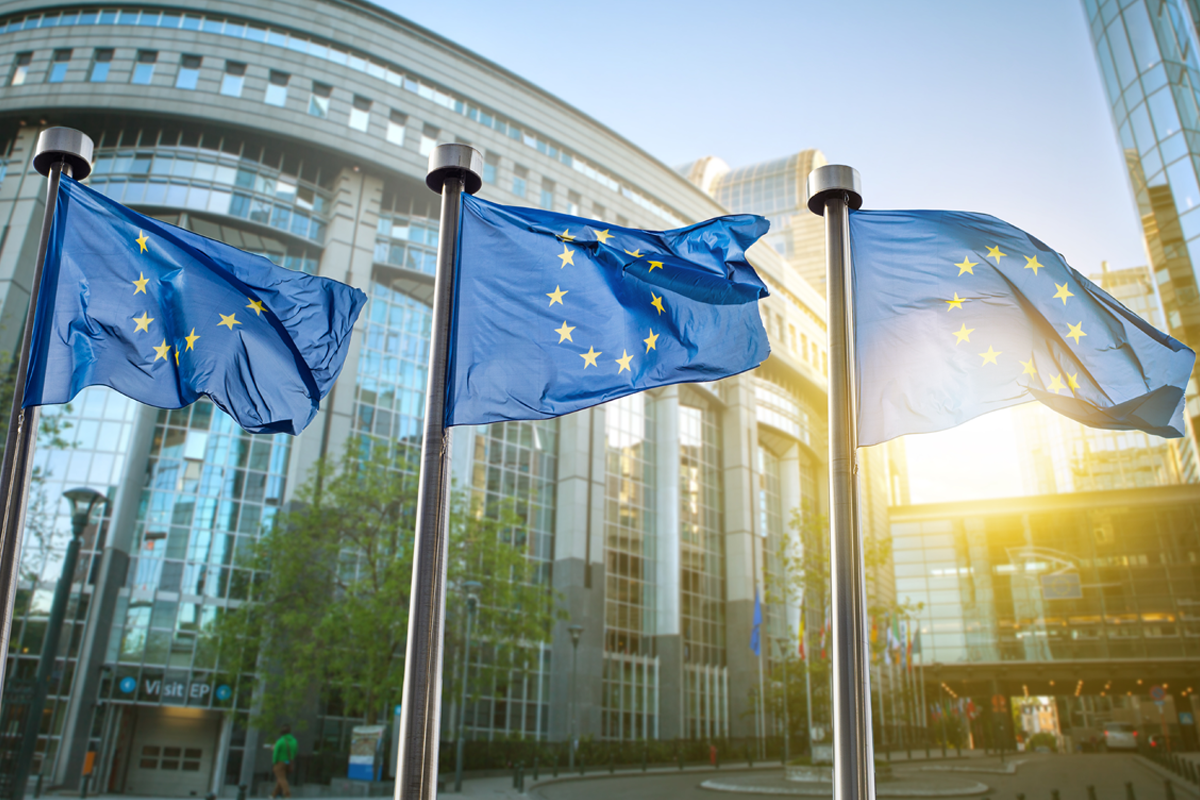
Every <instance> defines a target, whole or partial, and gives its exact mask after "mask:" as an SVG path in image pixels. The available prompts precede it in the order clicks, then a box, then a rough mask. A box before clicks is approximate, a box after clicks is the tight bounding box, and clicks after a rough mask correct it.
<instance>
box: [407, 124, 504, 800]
mask: <svg viewBox="0 0 1200 800" xmlns="http://www.w3.org/2000/svg"><path fill="white" fill-rule="evenodd" d="M482 173H483V156H481V155H480V154H479V151H478V150H475V149H474V148H472V147H470V146H468V145H465V144H440V145H438V146H437V147H436V148H434V151H433V152H432V153H430V154H429V172H428V174H427V175H426V176H425V183H426V185H427V186H429V188H430V189H432V190H433V191H435V192H440V193H441V195H442V218H441V223H440V225H439V227H438V254H437V273H436V275H435V277H434V284H433V324H432V328H431V330H430V342H429V383H428V388H427V391H426V393H425V438H424V441H423V443H422V445H421V479H420V483H419V484H418V488H417V530H416V540H415V542H414V545H413V578H412V594H411V596H410V597H411V600H410V607H409V611H408V651H407V654H406V657H405V662H404V693H403V695H402V696H401V708H400V752H399V754H398V756H397V762H396V763H397V766H398V769H397V770H396V794H395V796H396V800H435V798H436V797H437V774H438V737H439V734H440V727H441V699H442V654H443V653H442V651H443V641H442V634H443V631H444V628H445V612H446V536H447V532H446V531H447V518H448V517H449V515H450V431H449V430H448V429H447V428H446V426H445V411H446V370H447V367H448V365H449V357H450V324H451V316H452V312H453V292H454V272H455V268H456V265H457V261H458V230H459V217H460V212H461V209H462V193H463V192H464V191H466V192H469V193H470V194H474V193H475V192H478V191H479V189H480V188H481V187H482V186H483V178H482V177H481V175H482Z"/></svg>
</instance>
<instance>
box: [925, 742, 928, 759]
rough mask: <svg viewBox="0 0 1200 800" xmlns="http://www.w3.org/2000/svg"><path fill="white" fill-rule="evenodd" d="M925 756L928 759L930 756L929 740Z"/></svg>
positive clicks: (926, 744)
mask: <svg viewBox="0 0 1200 800" xmlns="http://www.w3.org/2000/svg"><path fill="white" fill-rule="evenodd" d="M925 758H926V759H928V758H929V742H928V740H927V741H926V742H925Z"/></svg>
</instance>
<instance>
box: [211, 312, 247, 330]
mask: <svg viewBox="0 0 1200 800" xmlns="http://www.w3.org/2000/svg"><path fill="white" fill-rule="evenodd" d="M217 313H218V314H220V316H221V321H220V322H218V323H217V324H218V325H224V326H225V327H227V328H229V330H233V326H234V325H241V324H242V323H240V322H238V321H237V314H229V315H228V316H226V315H225V314H221V312H220V311H218V312H217Z"/></svg>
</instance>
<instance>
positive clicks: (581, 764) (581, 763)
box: [579, 753, 586, 775]
mask: <svg viewBox="0 0 1200 800" xmlns="http://www.w3.org/2000/svg"><path fill="white" fill-rule="evenodd" d="M579 774H580V775H584V774H586V770H585V769H584V766H583V754H582V753H581V754H580V755H579Z"/></svg>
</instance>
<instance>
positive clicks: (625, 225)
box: [617, 214, 629, 228]
mask: <svg viewBox="0 0 1200 800" xmlns="http://www.w3.org/2000/svg"><path fill="white" fill-rule="evenodd" d="M617 225H619V226H621V227H622V228H628V227H629V220H627V219H625V218H624V217H622V216H621V215H620V214H617Z"/></svg>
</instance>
